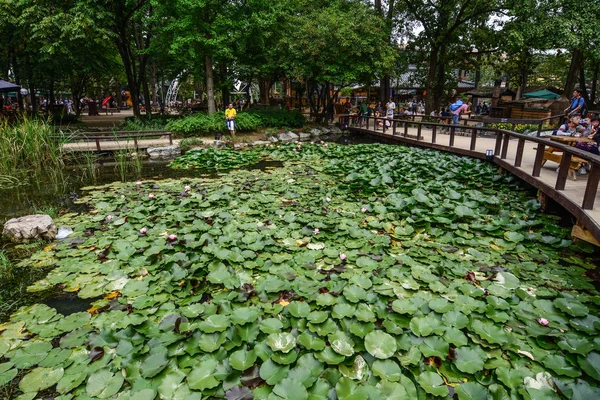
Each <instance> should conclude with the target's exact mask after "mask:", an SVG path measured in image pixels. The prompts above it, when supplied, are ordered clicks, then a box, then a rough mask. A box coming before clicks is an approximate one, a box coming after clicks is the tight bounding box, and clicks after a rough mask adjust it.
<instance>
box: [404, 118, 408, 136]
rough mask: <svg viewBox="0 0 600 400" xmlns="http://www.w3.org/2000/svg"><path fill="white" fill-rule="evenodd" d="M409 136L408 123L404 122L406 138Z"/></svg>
mask: <svg viewBox="0 0 600 400" xmlns="http://www.w3.org/2000/svg"><path fill="white" fill-rule="evenodd" d="M407 136H408V123H407V122H406V121H405V122H404V137H407Z"/></svg>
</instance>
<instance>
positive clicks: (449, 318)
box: [442, 310, 469, 329]
mask: <svg viewBox="0 0 600 400" xmlns="http://www.w3.org/2000/svg"><path fill="white" fill-rule="evenodd" d="M442 322H443V323H444V325H446V326H453V327H455V328H456V329H462V328H465V327H467V325H468V324H469V318H468V317H467V316H466V315H465V314H463V313H461V312H460V311H458V310H451V311H448V312H447V313H445V314H444V315H443V316H442Z"/></svg>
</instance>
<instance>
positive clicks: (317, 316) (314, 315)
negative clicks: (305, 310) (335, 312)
mask: <svg viewBox="0 0 600 400" xmlns="http://www.w3.org/2000/svg"><path fill="white" fill-rule="evenodd" d="M327 318H329V313H328V312H325V311H313V312H311V313H310V314H308V315H307V316H306V319H307V320H308V321H310V322H312V323H313V324H320V323H322V322H325V320H327Z"/></svg>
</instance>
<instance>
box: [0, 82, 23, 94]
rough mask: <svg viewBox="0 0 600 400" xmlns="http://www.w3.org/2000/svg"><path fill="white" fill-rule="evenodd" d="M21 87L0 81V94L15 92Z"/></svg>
mask: <svg viewBox="0 0 600 400" xmlns="http://www.w3.org/2000/svg"><path fill="white" fill-rule="evenodd" d="M19 90H21V86H19V85H15V84H14V83H10V82H7V81H3V80H2V79H0V93H8V92H17V91H19Z"/></svg>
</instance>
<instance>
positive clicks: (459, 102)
mask: <svg viewBox="0 0 600 400" xmlns="http://www.w3.org/2000/svg"><path fill="white" fill-rule="evenodd" d="M462 105H463V102H462V100H456V103H452V104H450V111H456V110H458V109H459V108H460V107H461V106H462Z"/></svg>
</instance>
